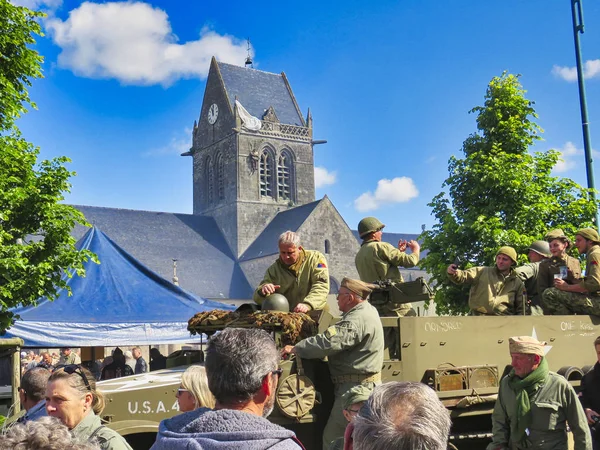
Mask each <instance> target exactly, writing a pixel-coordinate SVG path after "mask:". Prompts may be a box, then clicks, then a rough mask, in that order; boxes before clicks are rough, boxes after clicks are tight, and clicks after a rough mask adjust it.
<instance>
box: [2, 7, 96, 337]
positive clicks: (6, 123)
mask: <svg viewBox="0 0 600 450" xmlns="http://www.w3.org/2000/svg"><path fill="white" fill-rule="evenodd" d="M40 17H42V14H41V13H37V12H33V11H30V10H29V9H27V8H24V7H20V6H14V5H12V4H11V3H9V2H8V1H7V0H0V332H4V330H6V329H7V328H8V327H10V325H11V324H12V323H13V321H14V320H15V317H14V316H13V314H12V313H11V312H10V311H9V309H10V308H14V307H16V306H19V305H35V304H36V300H37V299H39V298H40V297H42V296H45V297H48V298H50V299H54V298H56V296H57V292H58V290H59V289H63V288H68V287H67V285H66V281H65V279H64V275H66V276H71V275H72V273H77V274H78V275H82V276H83V275H84V269H83V262H84V261H86V260H87V259H88V258H93V259H95V256H94V255H93V254H92V253H91V252H88V251H77V250H76V248H75V240H74V239H73V237H71V234H70V232H71V230H72V229H73V227H74V226H75V224H76V223H81V224H86V222H85V218H84V217H83V215H82V214H81V213H80V212H79V211H77V210H76V209H75V208H73V207H71V206H68V205H64V204H61V203H60V202H61V201H62V200H63V199H64V193H65V192H69V190H70V187H71V185H70V183H69V178H70V177H71V176H72V175H74V173H73V172H69V171H68V170H67V169H66V168H65V167H64V164H65V163H67V162H69V159H68V158H65V157H60V158H56V159H53V160H51V161H41V162H38V155H39V148H37V147H34V146H33V145H32V144H30V143H29V142H27V141H26V140H25V139H24V138H23V137H22V135H21V133H20V131H19V129H18V127H17V126H16V123H15V121H16V120H17V119H18V118H19V117H20V116H21V115H22V114H24V113H25V112H26V111H27V105H31V106H32V107H34V108H35V104H33V103H32V102H31V101H30V98H29V94H28V92H27V88H28V87H29V86H31V79H34V78H41V77H42V72H41V64H42V57H41V56H40V55H39V54H38V53H37V52H36V51H35V50H33V49H32V48H31V46H32V45H33V44H34V43H35V39H34V36H35V35H41V29H40V26H39V24H38V22H37V20H39V18H40Z"/></svg>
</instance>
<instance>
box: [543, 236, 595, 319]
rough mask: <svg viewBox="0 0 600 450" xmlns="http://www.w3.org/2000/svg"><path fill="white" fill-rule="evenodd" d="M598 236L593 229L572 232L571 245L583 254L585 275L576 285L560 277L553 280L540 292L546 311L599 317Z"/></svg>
mask: <svg viewBox="0 0 600 450" xmlns="http://www.w3.org/2000/svg"><path fill="white" fill-rule="evenodd" d="M599 244H600V237H598V232H597V231H596V230H594V229H593V228H584V229H582V230H579V231H578V232H577V233H576V234H575V246H576V247H577V250H578V251H579V253H580V254H582V255H583V254H585V255H586V256H587V258H586V261H587V262H586V266H585V271H586V276H585V278H584V279H583V280H580V281H579V282H578V283H576V284H568V282H567V281H566V280H563V279H562V278H555V279H554V287H552V288H549V289H546V290H545V291H544V293H543V294H542V306H543V307H544V312H545V313H546V314H556V315H568V314H593V315H596V316H600V245H599Z"/></svg>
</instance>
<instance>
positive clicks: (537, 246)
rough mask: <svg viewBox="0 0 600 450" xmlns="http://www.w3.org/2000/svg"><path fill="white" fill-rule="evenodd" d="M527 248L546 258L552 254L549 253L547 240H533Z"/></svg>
mask: <svg viewBox="0 0 600 450" xmlns="http://www.w3.org/2000/svg"><path fill="white" fill-rule="evenodd" d="M528 250H531V251H533V252H536V253H538V254H540V255H542V256H545V257H546V258H550V256H551V255H552V253H550V245H549V244H548V242H547V241H533V242H532V243H531V245H530V246H529V249H528Z"/></svg>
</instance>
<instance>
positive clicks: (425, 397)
mask: <svg viewBox="0 0 600 450" xmlns="http://www.w3.org/2000/svg"><path fill="white" fill-rule="evenodd" d="M449 433H450V413H449V412H448V410H447V409H446V407H445V406H444V405H443V404H442V402H441V401H440V400H439V399H438V397H437V395H436V393H435V392H434V391H433V390H432V389H431V388H430V387H429V386H426V385H424V384H421V383H414V382H398V381H392V382H390V383H385V384H381V385H379V386H377V387H376V388H375V390H374V391H373V394H371V397H369V400H367V402H366V403H365V404H364V406H363V407H362V408H361V409H360V412H359V413H358V416H356V418H355V419H354V420H353V421H352V422H350V424H349V425H348V427H347V428H346V435H345V436H346V441H345V442H344V448H345V449H354V450H388V449H392V448H393V449H399V450H446V448H447V445H448V435H449Z"/></svg>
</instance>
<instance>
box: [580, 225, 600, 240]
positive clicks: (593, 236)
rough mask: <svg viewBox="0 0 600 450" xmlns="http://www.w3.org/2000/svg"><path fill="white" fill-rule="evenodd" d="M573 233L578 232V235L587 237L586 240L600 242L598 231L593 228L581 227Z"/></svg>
mask: <svg viewBox="0 0 600 450" xmlns="http://www.w3.org/2000/svg"><path fill="white" fill-rule="evenodd" d="M575 234H576V235H577V234H578V235H579V236H581V237H582V238H584V239H587V240H588V241H593V242H597V243H598V244H600V236H598V232H597V231H596V230H594V229H593V228H583V229H581V230H579V231H577V233H575Z"/></svg>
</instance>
